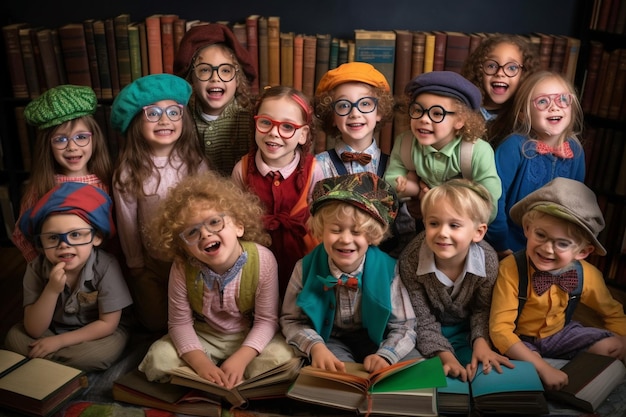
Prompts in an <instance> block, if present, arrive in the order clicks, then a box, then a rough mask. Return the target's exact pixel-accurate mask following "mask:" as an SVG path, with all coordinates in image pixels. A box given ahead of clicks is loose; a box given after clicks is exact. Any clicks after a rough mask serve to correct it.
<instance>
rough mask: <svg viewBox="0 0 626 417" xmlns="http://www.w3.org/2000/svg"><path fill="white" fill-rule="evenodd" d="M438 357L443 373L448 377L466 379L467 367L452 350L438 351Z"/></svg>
mask: <svg viewBox="0 0 626 417" xmlns="http://www.w3.org/2000/svg"><path fill="white" fill-rule="evenodd" d="M439 358H440V359H441V363H442V364H443V373H444V374H445V375H446V376H449V377H450V378H459V379H460V380H461V381H463V382H465V381H467V369H465V367H464V366H463V365H461V363H460V362H459V360H458V359H457V358H456V356H454V354H453V353H452V352H439Z"/></svg>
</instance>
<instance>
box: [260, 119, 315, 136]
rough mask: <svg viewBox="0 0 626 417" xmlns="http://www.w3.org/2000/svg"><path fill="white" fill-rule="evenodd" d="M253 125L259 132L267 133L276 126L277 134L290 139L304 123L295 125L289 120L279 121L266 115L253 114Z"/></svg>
mask: <svg viewBox="0 0 626 417" xmlns="http://www.w3.org/2000/svg"><path fill="white" fill-rule="evenodd" d="M254 126H255V127H256V130H258V131H259V132H260V133H269V132H270V131H271V130H272V129H273V128H274V126H276V127H277V128H278V135H279V136H280V137H281V138H283V139H291V138H292V137H293V135H295V134H296V130H298V129H300V128H301V127H303V126H304V125H297V124H295V123H291V122H279V121H278V120H272V119H270V118H269V117H267V116H254Z"/></svg>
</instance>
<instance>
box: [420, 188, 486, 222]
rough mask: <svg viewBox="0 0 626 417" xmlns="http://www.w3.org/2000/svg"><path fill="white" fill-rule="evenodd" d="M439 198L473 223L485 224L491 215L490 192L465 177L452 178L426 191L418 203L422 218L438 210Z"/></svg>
mask: <svg viewBox="0 0 626 417" xmlns="http://www.w3.org/2000/svg"><path fill="white" fill-rule="evenodd" d="M441 200H447V201H448V202H449V203H450V205H451V206H452V207H454V209H455V210H456V211H457V212H459V213H461V214H464V215H466V216H467V217H469V218H470V219H472V221H473V222H474V224H481V223H485V224H487V222H488V221H489V217H490V216H491V202H492V199H491V194H490V193H489V191H487V189H486V188H485V187H484V186H482V185H480V184H478V183H476V182H473V181H470V180H467V179H463V178H453V179H451V180H449V181H446V182H444V183H443V184H441V185H438V186H436V187H433V188H432V189H431V190H430V191H428V192H427V193H426V195H425V196H424V198H422V201H421V204H420V206H421V210H422V214H423V216H424V218H426V216H427V215H428V213H430V212H433V211H434V212H436V211H437V210H438V207H439V203H440V201H441Z"/></svg>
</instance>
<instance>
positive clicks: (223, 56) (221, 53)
mask: <svg viewBox="0 0 626 417" xmlns="http://www.w3.org/2000/svg"><path fill="white" fill-rule="evenodd" d="M199 64H209V65H211V66H214V67H217V66H219V65H222V64H230V65H236V64H237V63H236V62H234V61H233V59H232V56H231V55H230V54H229V53H227V51H226V50H225V49H224V47H223V46H221V45H209V46H207V47H205V48H203V49H201V50H200V51H198V55H197V57H196V59H195V60H194V65H199ZM203 78H204V77H203ZM192 84H193V91H194V93H195V94H196V97H197V98H198V99H199V103H200V104H201V106H202V112H204V113H206V114H209V115H212V116H219V115H220V114H222V112H223V111H224V109H225V108H226V106H228V105H229V104H230V102H231V101H233V100H234V98H235V93H236V92H237V77H234V78H233V79H232V80H230V81H226V82H225V81H222V80H221V79H220V77H219V76H218V71H213V73H212V74H211V77H210V78H209V79H208V80H206V81H201V80H200V79H198V77H197V76H196V75H192Z"/></svg>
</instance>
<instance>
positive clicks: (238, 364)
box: [220, 356, 248, 389]
mask: <svg viewBox="0 0 626 417" xmlns="http://www.w3.org/2000/svg"><path fill="white" fill-rule="evenodd" d="M247 365H248V364H247V363H244V362H243V361H239V360H237V359H236V358H235V359H233V357H232V356H231V357H230V358H228V359H226V360H225V361H224V362H223V363H222V366H220V368H221V369H222V371H224V376H225V377H226V388H229V389H230V388H232V387H234V386H235V385H237V384H238V383H240V382H241V381H243V373H244V372H245V370H246V366H247Z"/></svg>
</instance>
